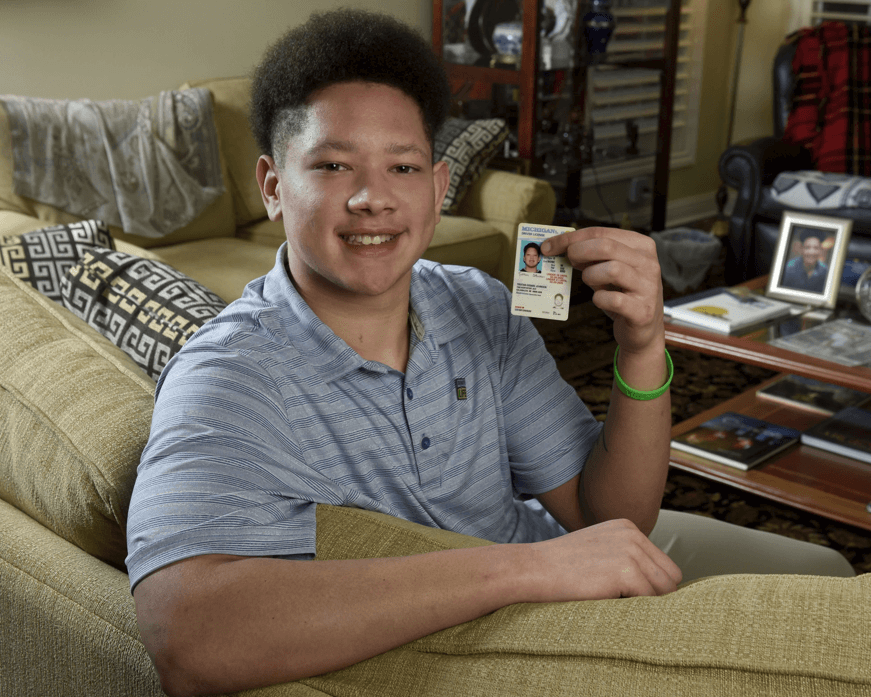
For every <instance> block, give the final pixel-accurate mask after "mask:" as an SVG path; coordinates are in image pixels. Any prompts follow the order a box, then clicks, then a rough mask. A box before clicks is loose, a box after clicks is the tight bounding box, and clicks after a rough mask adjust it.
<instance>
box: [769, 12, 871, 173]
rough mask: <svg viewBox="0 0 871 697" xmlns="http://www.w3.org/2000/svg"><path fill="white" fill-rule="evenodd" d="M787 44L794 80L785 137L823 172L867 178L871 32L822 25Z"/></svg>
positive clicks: (870, 140)
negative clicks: (791, 52)
mask: <svg viewBox="0 0 871 697" xmlns="http://www.w3.org/2000/svg"><path fill="white" fill-rule="evenodd" d="M786 40H787V41H789V42H795V43H796V44H797V45H796V52H795V59H794V60H793V64H792V67H793V72H794V73H795V74H796V76H797V80H796V88H795V94H794V96H793V107H792V111H791V112H790V114H789V119H788V121H787V125H786V131H785V132H784V139H785V140H787V141H788V142H791V143H796V144H799V145H803V146H804V147H806V148H809V149H810V151H811V154H812V155H813V159H814V162H815V163H816V168H817V169H818V170H819V171H821V172H843V173H847V174H859V175H862V176H866V177H867V176H871V28H869V27H866V26H859V25H847V24H844V23H841V22H823V23H822V24H820V25H819V26H816V27H808V28H805V29H800V30H799V31H797V32H795V33H793V34H791V35H790V36H789V37H787V39H786Z"/></svg>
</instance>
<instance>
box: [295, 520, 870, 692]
mask: <svg viewBox="0 0 871 697" xmlns="http://www.w3.org/2000/svg"><path fill="white" fill-rule="evenodd" d="M317 525H318V529H317V555H318V558H342V559H345V558H365V557H371V556H400V555H404V554H420V553H423V552H427V551H434V550H438V549H443V548H445V546H446V545H447V546H458V545H459V546H473V545H480V544H487V543H485V542H484V541H482V540H478V539H476V538H471V537H466V536H463V535H456V534H455V533H449V532H445V531H442V530H434V529H432V528H427V527H423V526H420V525H415V524H413V523H407V522H405V521H398V520H396V519H394V518H390V517H389V516H385V515H382V514H379V513H371V512H368V511H361V510H357V509H346V508H333V507H330V506H322V505H319V506H318V508H317ZM869 592H871V574H867V575H865V576H859V577H855V578H847V579H844V578H830V577H819V576H783V575H740V576H738V575H736V576H718V577H712V578H706V579H701V580H698V581H695V582H693V583H690V584H686V585H685V586H683V587H682V588H680V589H679V590H678V591H677V592H675V593H671V594H669V595H666V596H661V597H640V598H630V599H622V600H601V601H586V602H574V603H541V604H532V603H525V604H518V605H511V606H508V607H506V608H503V609H502V610H499V611H497V612H494V613H492V614H490V615H487V616H485V617H482V618H480V619H477V620H474V621H472V622H466V623H464V624H461V625H458V626H456V627H452V628H450V629H446V630H443V631H441V632H437V633H435V634H432V635H430V636H428V637H424V638H422V639H418V640H417V641H413V642H411V643H409V644H407V645H405V646H402V647H399V648H398V649H394V650H393V651H389V652H387V653H385V654H382V655H380V656H376V657H375V658H372V659H370V660H368V661H364V662H362V663H359V664H357V665H356V666H352V667H350V668H346V669H344V670H341V671H337V672H335V673H331V674H329V675H326V676H320V677H317V678H311V679H308V680H306V681H304V682H305V683H306V684H307V685H310V686H312V687H316V688H320V689H323V690H324V691H325V692H329V693H330V694H373V695H375V694H377V695H396V696H397V697H398V696H399V695H409V694H414V695H432V694H439V695H460V694H463V695H465V694H512V695H563V696H566V697H567V696H568V695H577V694H581V693H582V694H596V695H598V694H613V693H614V691H615V688H614V686H615V685H619V686H620V689H619V690H618V691H619V693H620V694H621V695H624V696H629V697H632V696H634V695H639V696H640V695H653V694H672V695H715V694H716V695H727V694H729V695H743V694H753V695H779V694H800V693H802V692H805V693H807V694H829V692H831V694H854V693H855V694H860V693H863V691H868V690H869V689H871V662H869V661H868V660H867V651H866V647H867V646H868V645H871V602H869V600H868V598H869ZM579 686H583V688H582V689H581V688H579Z"/></svg>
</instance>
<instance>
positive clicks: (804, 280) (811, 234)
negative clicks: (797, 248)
mask: <svg viewBox="0 0 871 697" xmlns="http://www.w3.org/2000/svg"><path fill="white" fill-rule="evenodd" d="M821 237H822V235H821V234H820V233H819V232H818V231H816V230H804V231H802V233H801V234H800V236H799V239H800V240H801V255H800V256H797V257H794V258H793V259H790V260H789V262H788V263H787V264H786V268H785V269H784V271H783V285H785V286H786V287H787V288H794V289H796V290H807V291H810V292H811V293H822V292H824V291H825V289H826V280H827V279H828V276H829V267H828V266H826V264H825V263H824V262H823V261H822V259H823V257H824V252H823V245H822V240H821Z"/></svg>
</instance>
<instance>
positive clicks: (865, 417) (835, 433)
mask: <svg viewBox="0 0 871 697" xmlns="http://www.w3.org/2000/svg"><path fill="white" fill-rule="evenodd" d="M801 442H802V444H803V445H810V446H813V447H814V448H819V449H820V450H827V451H829V452H832V453H837V454H838V455H844V456H846V457H852V458H854V459H856V460H862V461H863V462H868V463H871V412H869V411H868V410H866V409H861V408H860V407H847V408H846V409H842V410H841V411H839V412H837V413H836V414H833V415H832V416H830V417H829V418H828V419H826V420H825V421H823V422H821V423H818V424H817V425H816V426H812V427H811V428H809V429H808V430H807V431H805V432H804V433H802V434H801Z"/></svg>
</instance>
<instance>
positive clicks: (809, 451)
mask: <svg viewBox="0 0 871 697" xmlns="http://www.w3.org/2000/svg"><path fill="white" fill-rule="evenodd" d="M764 283H765V279H756V280H755V281H752V282H750V283H748V284H747V285H750V286H752V287H756V288H761V287H764ZM760 334H761V333H760V332H756V333H755V334H754V333H751V334H750V335H748V336H734V335H732V336H729V335H724V334H717V333H716V332H710V331H706V330H703V329H698V328H695V327H689V326H686V325H681V324H678V323H669V322H666V326H665V340H666V343H667V344H669V345H670V346H675V347H680V348H685V349H690V350H693V351H698V352H700V353H705V354H708V355H713V356H719V357H721V358H727V359H730V360H733V361H738V362H741V363H747V364H750V365H757V366H762V367H764V368H769V369H772V370H777V371H779V372H781V373H792V374H795V375H802V376H805V377H809V378H814V379H816V380H822V381H825V382H830V383H834V384H837V385H844V386H846V387H852V388H853V389H858V390H861V391H863V392H867V393H869V394H871V369H869V368H867V367H864V366H863V367H846V366H841V365H838V364H836V363H832V362H830V361H825V360H821V359H819V358H814V357H811V356H806V355H803V354H800V353H795V352H793V351H787V350H785V349H781V348H778V347H775V346H771V345H769V344H767V343H765V342H764V341H762V340H760V339H761V336H760ZM775 379H777V378H775ZM775 379H772V380H771V381H770V382H774V380H775ZM763 384H768V383H763ZM762 386H763V385H757V386H756V387H753V388H751V389H749V390H747V391H746V392H744V393H742V394H740V395H738V396H736V397H734V398H732V399H730V400H728V401H726V402H724V403H722V404H720V405H718V406H716V407H714V408H713V409H709V410H708V411H706V412H704V413H702V414H698V415H697V416H694V417H693V418H691V419H687V420H686V421H684V422H682V423H680V424H678V425H676V426H675V427H674V428H673V429H672V437H674V436H677V435H680V434H682V433H686V432H687V431H689V430H690V429H693V428H695V427H696V426H698V425H700V424H701V423H703V422H704V421H707V420H708V419H710V418H713V417H714V416H717V415H718V414H722V413H723V412H726V411H735V412H739V413H741V414H746V415H748V416H755V417H756V418H759V419H765V420H766V421H772V422H774V423H778V424H781V425H783V426H791V427H793V428H797V429H799V430H806V429H808V428H810V427H811V426H813V425H814V424H816V423H819V422H820V421H822V420H823V419H824V418H826V417H825V416H823V415H820V414H815V413H813V412H810V411H807V410H804V409H800V408H798V407H791V406H788V405H784V404H780V403H778V402H774V401H772V400H767V399H760V398H758V397H757V396H756V391H757V390H758V389H759V388H760V387H762ZM671 465H672V467H676V468H678V469H682V470H687V471H690V472H694V473H696V474H699V475H701V476H703V477H707V478H708V479H713V480H715V481H718V482H722V483H724V484H728V485H730V486H734V487H736V488H738V489H741V490H743V491H748V492H751V493H753V494H757V495H759V496H763V497H765V498H768V499H772V500H774V501H779V502H781V503H785V504H788V505H790V506H794V507H795V508H799V509H802V510H805V511H809V512H810V513H814V514H817V515H821V516H825V517H828V518H831V519H833V520H837V521H840V522H842V523H847V524H849V525H855V526H857V527H860V528H864V529H866V530H871V512H869V511H868V509H867V506H868V504H869V502H871V465H869V464H866V463H864V462H860V461H858V460H854V459H851V458H847V457H842V456H840V455H835V454H833V453H828V452H825V451H823V450H818V449H817V448H811V447H809V446H805V445H801V444H798V445H795V446H792V447H791V448H789V449H788V450H786V451H784V452H783V453H781V454H778V455H776V456H774V457H772V458H771V459H770V460H766V461H765V462H763V463H762V464H761V465H759V466H757V467H755V468H754V469H751V470H749V471H747V472H744V471H742V470H739V469H735V468H733V467H729V466H727V465H721V464H719V463H717V462H713V461H711V460H706V459H704V458H701V457H696V456H694V455H690V454H689V453H684V452H682V451H679V450H674V449H672V451H671Z"/></svg>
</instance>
